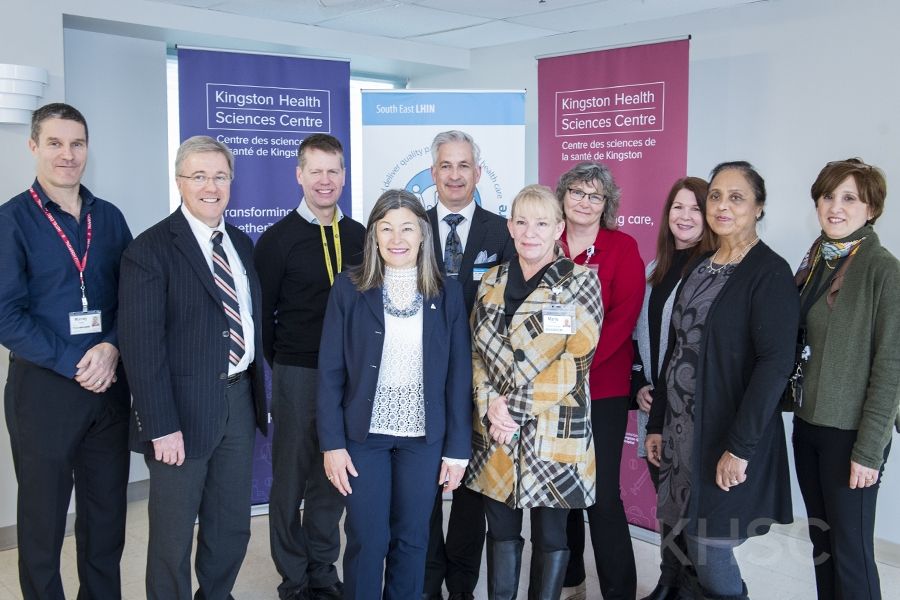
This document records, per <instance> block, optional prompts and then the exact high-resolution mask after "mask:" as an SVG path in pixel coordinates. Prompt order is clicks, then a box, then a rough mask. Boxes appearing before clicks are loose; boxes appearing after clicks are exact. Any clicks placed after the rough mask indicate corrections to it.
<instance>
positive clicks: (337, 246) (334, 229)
mask: <svg viewBox="0 0 900 600" xmlns="http://www.w3.org/2000/svg"><path fill="white" fill-rule="evenodd" d="M319 232H320V233H321V234H322V251H323V252H324V253H325V268H326V269H328V281H329V283H330V285H334V269H333V268H332V266H331V252H329V251H328V238H326V237H325V227H324V226H323V225H322V222H321V221H319ZM331 233H332V235H333V236H334V253H335V254H336V255H337V272H338V273H340V272H341V265H342V264H343V262H344V261H343V255H342V254H341V232H340V229H339V228H338V211H337V207H335V209H334V218H333V219H332V220H331Z"/></svg>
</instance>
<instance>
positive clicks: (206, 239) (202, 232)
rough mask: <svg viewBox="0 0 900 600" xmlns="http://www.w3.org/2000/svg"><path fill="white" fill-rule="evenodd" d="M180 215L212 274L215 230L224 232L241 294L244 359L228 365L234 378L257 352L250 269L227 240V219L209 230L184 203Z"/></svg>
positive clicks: (226, 254) (225, 248) (236, 287)
mask: <svg viewBox="0 0 900 600" xmlns="http://www.w3.org/2000/svg"><path fill="white" fill-rule="evenodd" d="M181 213H182V214H183V215H184V217H185V218H186V219H187V222H188V225H190V226H191V232H192V233H193V234H194V237H195V238H196V239H197V244H199V245H200V250H201V251H202V252H203V257H204V258H205V259H206V264H208V265H209V272H210V273H212V272H213V243H212V234H213V232H214V231H221V232H222V234H223V235H222V248H223V249H224V250H225V256H227V257H228V265H229V266H230V267H231V274H232V276H233V277H234V287H235V291H236V292H237V295H238V303H239V304H240V309H241V327H242V328H243V329H244V356H243V357H242V358H241V361H240V362H239V363H238V364H237V365H232V364H231V363H230V362H229V363H228V374H229V375H234V374H236V373H240V372H241V371H245V370H246V369H247V367H249V366H250V363H252V362H253V356H254V352H255V347H254V341H253V340H254V339H255V338H254V329H253V302H252V301H251V300H250V280H249V279H248V278H247V269H246V268H245V267H244V263H243V262H241V257H240V256H238V253H237V250H235V249H234V245H233V244H232V243H231V238H229V237H228V232H227V231H226V230H225V220H224V219H220V220H219V225H218V226H216V227H210V226H208V225H207V224H206V223H203V222H202V221H200V220H199V219H197V217H195V216H194V215H192V214H191V211H189V210H188V209H186V208H185V207H184V204H182V205H181Z"/></svg>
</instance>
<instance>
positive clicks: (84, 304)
mask: <svg viewBox="0 0 900 600" xmlns="http://www.w3.org/2000/svg"><path fill="white" fill-rule="evenodd" d="M28 191H29V192H31V199H32V200H34V203H35V204H37V205H38V208H40V209H41V212H43V213H44V216H45V217H47V220H48V221H50V224H51V225H53V229H55V230H56V233H57V235H59V239H61V240H62V241H63V244H65V245H66V250H68V251H69V256H71V257H72V262H73V263H75V268H76V269H78V279H79V281H80V282H81V308H82V310H83V311H87V309H88V301H87V296H85V293H84V269H85V267H87V260H88V252H89V251H90V249H91V237H92V236H93V228H92V226H91V215H90V213H88V216H87V244H86V246H85V249H84V258H82V259H80V260H79V259H78V255H77V254H75V248H73V247H72V242H70V241H69V236H67V235H66V232H65V231H63V230H62V227H60V226H59V223H57V222H56V219H55V218H54V217H53V215H51V214H50V211H49V210H47V208H46V207H45V206H44V203H43V202H41V199H40V197H38V195H37V192H35V191H34V188H28Z"/></svg>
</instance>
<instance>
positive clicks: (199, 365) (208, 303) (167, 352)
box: [119, 210, 268, 458]
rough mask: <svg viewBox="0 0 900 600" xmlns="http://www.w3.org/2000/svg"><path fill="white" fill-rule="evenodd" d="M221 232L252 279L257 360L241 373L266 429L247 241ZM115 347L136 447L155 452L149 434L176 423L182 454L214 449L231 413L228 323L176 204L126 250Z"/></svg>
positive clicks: (233, 231)
mask: <svg viewBox="0 0 900 600" xmlns="http://www.w3.org/2000/svg"><path fill="white" fill-rule="evenodd" d="M225 229H226V230H227V232H228V237H229V238H230V239H231V243H232V245H233V246H234V248H235V250H237V253H238V255H239V256H240V258H241V262H242V263H243V265H244V269H245V270H246V272H247V277H248V280H249V282H250V295H251V298H252V303H253V306H252V311H253V321H254V332H255V336H254V337H255V357H254V358H255V360H254V362H253V363H252V364H251V365H250V366H249V367H248V368H247V370H248V373H249V375H250V378H251V388H252V391H253V402H254V405H255V407H256V423H257V426H258V427H259V429H260V431H262V432H263V433H266V430H267V421H268V416H267V411H266V403H265V390H264V387H263V386H264V380H263V371H262V363H263V352H262V327H261V325H260V302H261V299H260V286H259V279H258V278H257V276H256V270H255V269H254V267H253V242H252V241H251V240H250V238H249V237H247V235H246V234H245V233H244V232H242V231H241V230H240V229H238V228H236V227H233V226H231V225H228V224H226V225H225ZM119 345H120V348H121V354H122V360H123V361H124V363H125V370H126V372H127V374H128V381H129V383H130V384H131V392H132V394H133V397H134V399H133V404H132V415H131V417H132V418H131V447H132V450H134V451H136V452H152V448H153V445H152V443H151V441H152V440H153V439H154V438H158V437H161V436H164V435H167V434H169V433H173V432H175V431H179V430H180V431H181V432H182V434H183V436H184V449H185V455H186V456H187V457H188V458H196V457H198V456H203V455H204V454H207V453H208V452H209V451H210V450H212V448H213V445H214V442H215V441H216V440H217V439H218V436H219V435H220V433H221V431H222V428H223V427H224V425H225V418H226V416H227V414H226V411H225V387H226V385H227V383H228V347H229V338H228V322H227V320H226V317H225V312H224V310H223V309H222V300H221V298H220V296H219V292H218V288H216V284H215V283H214V281H213V275H212V272H211V271H210V269H209V264H208V263H207V262H206V258H205V257H204V256H203V252H202V250H201V249H200V246H199V245H198V244H197V239H196V238H195V237H194V234H193V232H192V231H191V227H190V224H188V222H187V219H186V218H185V217H184V215H183V214H182V213H181V210H176V211H175V212H173V213H172V214H171V215H170V216H168V217H166V218H165V219H163V220H162V221H160V222H159V223H157V224H156V225H154V226H153V227H151V228H150V229H148V230H147V231H145V232H144V233H142V234H141V235H140V236H138V237H137V239H135V240H134V242H132V243H131V245H129V246H128V248H127V249H126V250H125V253H124V254H123V255H122V267H121V276H120V280H119Z"/></svg>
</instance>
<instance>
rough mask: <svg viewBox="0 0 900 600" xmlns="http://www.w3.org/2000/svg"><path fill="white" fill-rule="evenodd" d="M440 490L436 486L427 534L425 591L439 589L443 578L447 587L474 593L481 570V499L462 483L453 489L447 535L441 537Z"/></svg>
mask: <svg viewBox="0 0 900 600" xmlns="http://www.w3.org/2000/svg"><path fill="white" fill-rule="evenodd" d="M441 496H442V492H441V491H440V490H438V493H437V497H436V498H435V503H434V508H433V510H432V511H431V521H430V523H429V535H428V556H427V559H426V561H425V592H426V593H428V594H432V595H439V594H440V593H441V584H442V583H443V582H444V580H446V582H447V591H449V592H450V593H451V594H454V593H470V594H471V593H474V591H475V586H476V585H477V584H478V575H479V573H480V572H481V554H482V552H483V550H484V536H485V530H486V528H485V517H484V500H483V496H482V495H481V494H479V493H478V492H473V491H472V490H470V489H469V488H467V487H466V486H464V485H462V486H460V487H458V488H456V490H454V491H453V502H452V504H451V505H450V520H449V521H448V523H447V539H446V542H445V541H444V531H443V526H444V516H443V504H444V503H443V499H442V497H441Z"/></svg>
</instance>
